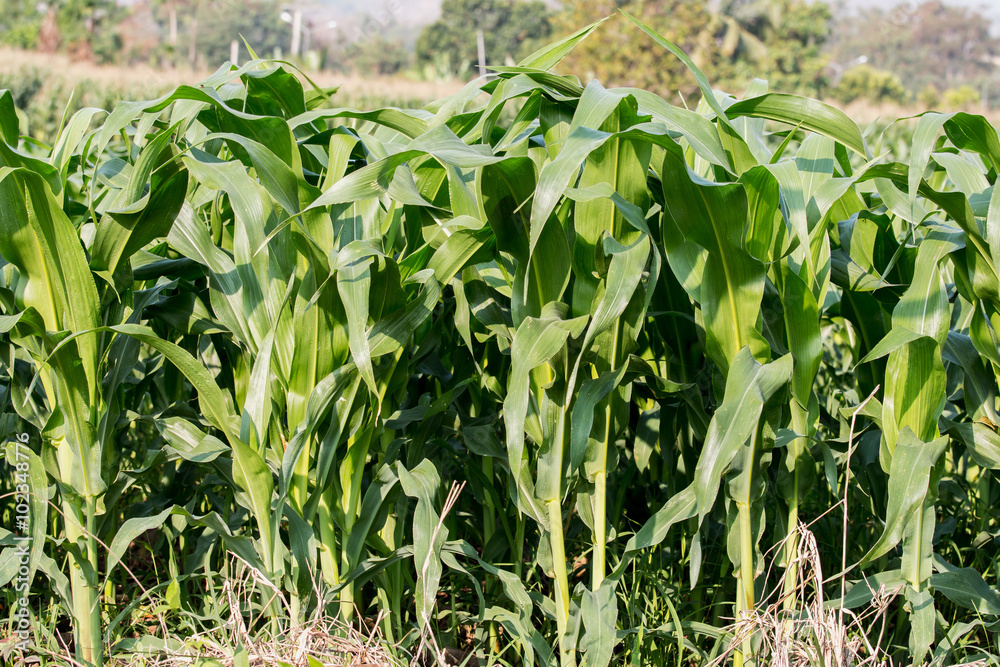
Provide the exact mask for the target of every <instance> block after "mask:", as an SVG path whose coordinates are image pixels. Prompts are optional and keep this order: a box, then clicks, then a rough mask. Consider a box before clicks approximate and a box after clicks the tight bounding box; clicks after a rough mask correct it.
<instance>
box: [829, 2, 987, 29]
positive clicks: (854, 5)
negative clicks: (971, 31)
mask: <svg viewBox="0 0 1000 667" xmlns="http://www.w3.org/2000/svg"><path fill="white" fill-rule="evenodd" d="M904 1H906V0H828V2H829V4H830V6H832V7H836V6H837V5H838V4H843V5H844V6H846V7H847V8H848V9H859V8H867V7H880V8H883V9H889V8H891V7H896V6H898V5H900V4H903V2H904ZM918 1H919V0H918ZM943 2H944V4H946V5H954V6H956V7H971V8H972V9H976V10H978V11H979V12H980V13H982V14H983V15H984V16H986V17H987V18H989V19H991V20H992V21H993V26H992V31H993V34H994V35H1000V0H943Z"/></svg>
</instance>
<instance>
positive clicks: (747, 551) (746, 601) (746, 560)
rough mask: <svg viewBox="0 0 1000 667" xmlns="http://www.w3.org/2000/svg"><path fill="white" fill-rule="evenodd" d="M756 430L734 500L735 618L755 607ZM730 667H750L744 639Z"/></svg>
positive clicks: (749, 650)
mask: <svg viewBox="0 0 1000 667" xmlns="http://www.w3.org/2000/svg"><path fill="white" fill-rule="evenodd" d="M759 431H760V428H759V426H758V428H756V429H754V432H753V435H752V436H751V437H750V450H749V451H748V452H747V457H748V460H747V465H746V469H745V470H744V471H743V476H744V479H745V481H744V483H742V484H741V485H740V486H741V490H742V491H743V493H745V495H744V496H743V497H741V498H739V499H738V500H737V503H736V507H737V511H738V513H739V531H740V569H739V571H738V572H737V573H736V612H737V617H739V614H740V612H743V611H749V610H751V609H753V608H754V607H755V606H756V600H755V596H756V592H755V591H754V579H755V576H754V535H753V519H752V517H751V515H750V495H751V493H752V485H753V475H754V468H755V464H756V463H757V435H758V433H759ZM733 664H734V665H736V667H742V666H743V665H745V664H753V647H752V646H751V645H750V640H749V639H747V641H745V642H744V643H743V646H741V647H740V650H739V651H737V652H736V655H735V658H734V661H733Z"/></svg>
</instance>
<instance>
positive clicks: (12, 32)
mask: <svg viewBox="0 0 1000 667" xmlns="http://www.w3.org/2000/svg"><path fill="white" fill-rule="evenodd" d="M37 5H38V3H37V2H34V0H0V42H2V43H4V44H6V45H8V46H13V47H15V48H19V49H31V48H34V47H35V44H36V43H37V41H38V32H39V30H40V29H41V27H42V20H43V19H44V18H45V14H44V13H43V12H40V11H38V7H37Z"/></svg>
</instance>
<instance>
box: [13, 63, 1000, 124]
mask: <svg viewBox="0 0 1000 667" xmlns="http://www.w3.org/2000/svg"><path fill="white" fill-rule="evenodd" d="M209 74H210V72H209V71H208V70H201V71H192V70H190V69H188V68H178V69H172V70H171V69H156V68H153V67H150V66H148V65H135V66H130V67H116V66H103V65H94V64H92V63H86V62H77V61H73V60H71V59H70V58H68V57H67V56H63V55H49V54H41V53H35V52H28V51H17V50H12V49H0V89H3V88H9V89H10V90H11V92H12V93H13V94H14V98H15V101H16V102H17V104H18V106H19V107H20V108H22V109H24V110H25V112H26V114H27V116H28V120H29V127H30V129H31V132H32V134H33V135H34V136H35V137H37V138H42V139H43V140H50V139H51V138H52V136H51V135H52V134H53V133H54V132H55V131H56V130H57V129H58V127H59V122H60V120H61V118H62V116H63V113H64V111H65V110H66V106H67V102H69V101H70V98H71V95H72V104H71V105H70V107H71V108H70V110H71V111H75V110H76V109H80V108H83V107H85V106H91V107H98V108H105V109H108V108H111V107H113V106H114V105H115V104H116V103H117V102H118V101H119V100H123V99H152V98H155V97H158V96H160V95H162V94H164V93H166V92H168V91H169V90H171V89H173V88H175V87H176V86H178V85H180V84H185V83H186V84H192V83H196V82H198V81H200V80H202V79H204V78H205V77H207V76H208V75H209ZM309 77H310V78H311V79H312V80H313V81H315V82H316V83H317V84H318V85H321V86H324V87H329V86H340V90H339V92H338V94H337V95H336V98H335V99H336V102H337V104H338V105H340V106H348V107H354V108H361V109H372V108H378V107H386V106H396V107H404V108H419V107H422V106H424V105H425V104H427V103H428V102H431V101H433V100H436V99H440V98H442V97H446V96H448V95H451V94H453V93H456V92H458V91H459V90H460V89H461V88H462V86H463V85H464V82H462V81H458V80H455V81H419V80H414V79H411V78H407V77H402V76H399V77H361V76H354V75H351V76H344V75H341V74H337V73H334V72H311V73H309ZM841 106H843V105H841ZM844 109H845V111H846V112H847V113H848V115H850V116H851V117H852V118H854V119H856V120H857V121H858V122H859V123H860V124H861V125H862V128H864V126H866V125H867V124H869V123H873V122H877V124H878V125H879V126H885V125H888V124H889V123H890V122H891V121H892V120H894V119H897V118H905V117H908V116H913V115H915V114H916V113H918V110H917V109H916V108H905V107H899V106H894V105H889V106H880V105H873V104H870V103H868V102H856V103H853V104H851V105H847V106H846V107H844ZM967 111H970V112H973V113H984V112H983V111H982V110H981V109H979V108H974V109H968V110H967ZM985 115H986V117H987V118H988V119H989V120H990V121H991V122H992V123H994V124H1000V112H998V111H992V112H987V113H985Z"/></svg>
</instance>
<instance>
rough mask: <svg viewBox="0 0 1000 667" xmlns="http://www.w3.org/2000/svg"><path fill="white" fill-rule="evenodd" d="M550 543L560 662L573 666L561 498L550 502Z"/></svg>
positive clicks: (568, 666) (565, 665) (562, 664)
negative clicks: (569, 641)
mask: <svg viewBox="0 0 1000 667" xmlns="http://www.w3.org/2000/svg"><path fill="white" fill-rule="evenodd" d="M548 510H549V544H550V545H551V547H552V563H553V568H554V569H555V580H556V595H555V598H556V600H555V601H556V628H557V629H558V631H559V664H560V665H561V666H562V667H571V666H572V665H574V664H575V660H574V659H573V647H570V646H568V643H567V640H566V635H567V632H568V630H569V576H568V575H567V572H566V546H565V542H564V539H563V518H562V504H561V503H560V502H559V499H556V500H550V501H549V502H548Z"/></svg>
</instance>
